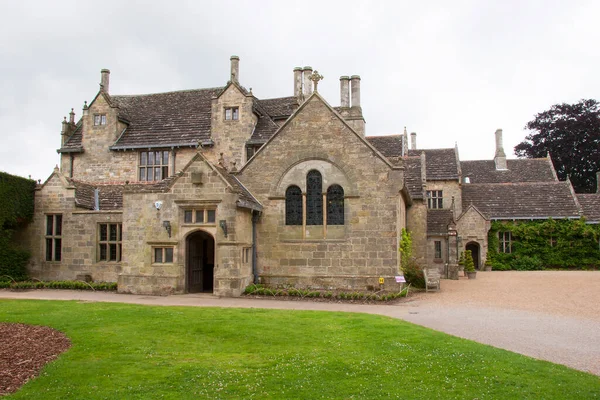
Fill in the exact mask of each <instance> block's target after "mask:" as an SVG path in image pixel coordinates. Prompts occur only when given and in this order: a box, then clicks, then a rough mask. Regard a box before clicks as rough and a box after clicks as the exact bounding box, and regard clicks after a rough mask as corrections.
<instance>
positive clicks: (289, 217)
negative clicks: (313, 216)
mask: <svg viewBox="0 0 600 400" xmlns="http://www.w3.org/2000/svg"><path fill="white" fill-rule="evenodd" d="M285 224H286V225H302V191H301V190H300V188H299V187H298V186H290V187H289V188H287V190H286V191H285Z"/></svg>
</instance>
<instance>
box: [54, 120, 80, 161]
mask: <svg viewBox="0 0 600 400" xmlns="http://www.w3.org/2000/svg"><path fill="white" fill-rule="evenodd" d="M82 138H83V120H79V122H78V123H77V127H76V128H75V132H73V134H72V135H71V137H70V138H69V139H68V140H67V142H66V143H65V144H64V145H63V146H62V147H61V148H60V149H58V152H59V153H70V152H81V151H83V148H82V147H81V146H82V145H81V139H82Z"/></svg>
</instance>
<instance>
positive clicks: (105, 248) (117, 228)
mask: <svg viewBox="0 0 600 400" xmlns="http://www.w3.org/2000/svg"><path fill="white" fill-rule="evenodd" d="M121 231H122V225H121V224H99V225H98V255H97V259H98V261H114V262H121V250H122V244H121V235H122V232H121Z"/></svg>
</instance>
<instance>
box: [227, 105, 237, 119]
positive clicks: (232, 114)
mask: <svg viewBox="0 0 600 400" xmlns="http://www.w3.org/2000/svg"><path fill="white" fill-rule="evenodd" d="M238 119H240V109H239V107H225V121H237V120H238Z"/></svg>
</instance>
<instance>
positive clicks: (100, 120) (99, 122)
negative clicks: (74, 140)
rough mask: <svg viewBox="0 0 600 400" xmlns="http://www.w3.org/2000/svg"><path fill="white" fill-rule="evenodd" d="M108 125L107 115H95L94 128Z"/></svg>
mask: <svg viewBox="0 0 600 400" xmlns="http://www.w3.org/2000/svg"><path fill="white" fill-rule="evenodd" d="M103 125H106V114H94V126H103Z"/></svg>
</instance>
